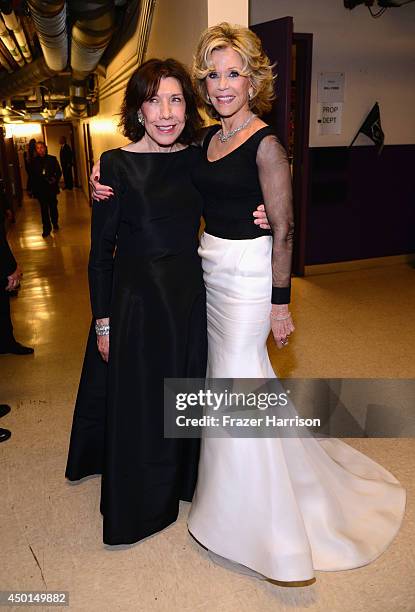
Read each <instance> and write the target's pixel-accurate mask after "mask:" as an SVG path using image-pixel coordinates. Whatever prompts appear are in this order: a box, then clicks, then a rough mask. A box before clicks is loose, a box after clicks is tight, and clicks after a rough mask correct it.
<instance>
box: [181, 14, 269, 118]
mask: <svg viewBox="0 0 415 612" xmlns="http://www.w3.org/2000/svg"><path fill="white" fill-rule="evenodd" d="M227 47H230V48H231V49H233V50H234V51H236V52H237V53H239V55H240V56H241V58H242V62H243V68H242V72H241V75H242V76H246V77H248V78H249V80H250V83H251V86H252V89H253V95H252V98H251V99H250V100H249V107H250V109H251V110H252V111H253V112H254V113H256V114H258V115H262V114H264V113H267V112H269V111H270V110H271V107H272V101H273V100H274V99H275V93H274V78H275V77H274V76H273V74H272V69H273V66H272V65H271V62H270V60H269V58H268V57H267V56H266V55H265V52H264V50H263V48H262V44H261V41H260V39H259V38H258V36H257V35H256V34H254V32H252V31H251V30H249V29H248V28H244V27H242V26H233V25H231V24H230V23H227V22H226V21H224V22H223V23H219V24H218V25H215V26H212V27H210V28H208V29H207V30H205V31H204V32H203V33H202V35H201V37H200V40H199V43H198V45H197V49H196V55H195V57H194V61H193V80H194V84H195V88H196V90H197V92H198V94H199V97H200V98H201V100H202V101H203V103H204V105H205V107H206V110H207V112H208V113H209V115H210V116H211V117H214V118H215V119H216V118H218V114H217V113H216V111H215V109H214V108H213V106H212V104H211V103H210V102H209V98H208V94H207V88H206V77H207V75H208V74H209V72H211V70H212V68H213V66H212V63H211V55H212V51H215V50H217V49H225V48H227Z"/></svg>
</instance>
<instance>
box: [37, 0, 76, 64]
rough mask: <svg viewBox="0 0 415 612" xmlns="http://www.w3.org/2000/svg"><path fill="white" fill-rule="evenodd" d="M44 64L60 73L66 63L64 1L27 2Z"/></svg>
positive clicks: (41, 0)
mask: <svg viewBox="0 0 415 612" xmlns="http://www.w3.org/2000/svg"><path fill="white" fill-rule="evenodd" d="M28 5H29V8H30V14H31V16H32V19H33V21H34V24H35V27H36V31H37V35H38V38H39V42H40V46H41V47H42V51H43V55H44V58H45V61H46V64H47V65H48V67H49V68H50V69H51V70H54V71H55V72H61V71H62V70H64V69H65V68H66V65H67V63H68V33H67V29H66V3H65V0H28Z"/></svg>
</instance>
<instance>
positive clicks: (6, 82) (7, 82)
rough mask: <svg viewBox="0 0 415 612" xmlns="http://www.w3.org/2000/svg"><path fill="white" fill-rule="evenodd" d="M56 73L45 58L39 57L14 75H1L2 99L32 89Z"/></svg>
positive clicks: (0, 96)
mask: <svg viewBox="0 0 415 612" xmlns="http://www.w3.org/2000/svg"><path fill="white" fill-rule="evenodd" d="M54 74H55V71H54V70H51V69H50V68H49V67H48V66H47V64H46V62H45V59H44V58H43V57H39V58H38V59H36V60H34V61H33V62H32V63H31V64H26V66H25V67H24V68H21V70H19V71H18V72H15V73H13V74H12V75H2V76H0V100H2V99H4V98H9V97H10V96H14V95H15V94H17V93H19V92H24V91H27V90H28V89H32V88H33V87H36V86H37V85H40V83H42V81H45V80H46V79H49V78H50V77H51V76H53V75H54Z"/></svg>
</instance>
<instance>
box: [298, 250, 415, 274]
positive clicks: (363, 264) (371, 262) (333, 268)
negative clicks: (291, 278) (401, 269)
mask: <svg viewBox="0 0 415 612" xmlns="http://www.w3.org/2000/svg"><path fill="white" fill-rule="evenodd" d="M397 264H415V253H408V254H405V255H390V256H388V257H371V258H370V259H354V260H353V261H337V262H334V263H327V264H314V265H312V266H305V268H304V276H315V275H317V274H333V273H334V272H350V271H351V270H365V269H368V268H384V267H386V266H395V265H397Z"/></svg>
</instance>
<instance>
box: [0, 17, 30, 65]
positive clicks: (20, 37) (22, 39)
mask: <svg viewBox="0 0 415 612" xmlns="http://www.w3.org/2000/svg"><path fill="white" fill-rule="evenodd" d="M1 16H2V17H3V19H4V23H5V24H6V26H7V28H8V29H9V30H11V31H12V32H13V34H14V37H15V39H16V41H17V44H18V45H19V49H20V52H21V54H22V55H23V57H24V58H25V60H26V62H27V63H29V62H31V61H32V59H33V58H32V54H31V52H30V47H29V45H28V44H27V39H26V34H25V32H24V30H23V26H22V24H21V23H20V20H19V18H18V16H17V15H16V13H15V12H14V11H13V10H12V9H11V8H9V9H3V7H1Z"/></svg>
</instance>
